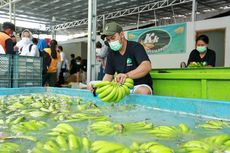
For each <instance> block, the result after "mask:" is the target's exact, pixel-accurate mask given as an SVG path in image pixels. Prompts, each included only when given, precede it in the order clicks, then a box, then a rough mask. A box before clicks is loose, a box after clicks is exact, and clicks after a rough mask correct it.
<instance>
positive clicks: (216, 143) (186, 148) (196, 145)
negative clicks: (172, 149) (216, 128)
mask: <svg viewBox="0 0 230 153" xmlns="http://www.w3.org/2000/svg"><path fill="white" fill-rule="evenodd" d="M229 150H230V136H229V135H226V134H223V135H217V136H211V137H208V138H205V139H202V140H193V141H189V142H186V143H184V144H183V145H182V146H181V148H180V149H179V150H178V153H215V152H218V153H219V152H220V153H222V152H223V153H225V152H226V151H229Z"/></svg>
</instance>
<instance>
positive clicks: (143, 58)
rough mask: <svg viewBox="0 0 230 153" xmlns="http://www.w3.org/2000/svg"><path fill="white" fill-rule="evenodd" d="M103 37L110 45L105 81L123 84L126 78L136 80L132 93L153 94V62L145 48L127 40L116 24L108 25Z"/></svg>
mask: <svg viewBox="0 0 230 153" xmlns="http://www.w3.org/2000/svg"><path fill="white" fill-rule="evenodd" d="M103 35H105V36H106V39H107V41H108V43H109V53H108V55H107V61H106V67H105V76H104V78H103V80H104V81H105V80H108V81H112V80H113V79H114V78H113V77H114V74H115V73H117V75H116V76H115V77H116V78H115V80H116V81H117V82H118V83H120V84H123V83H124V82H125V79H126V78H131V79H133V80H134V85H135V87H134V89H133V91H132V93H136V94H152V79H151V76H150V74H149V72H150V71H151V62H150V60H149V58H148V55H147V53H146V51H145V49H144V47H143V46H142V45H141V44H140V43H138V42H133V41H128V40H127V39H126V38H125V34H124V32H123V29H122V27H121V26H120V25H119V24H117V23H116V22H111V23H108V24H107V25H106V26H105V29H104V31H103Z"/></svg>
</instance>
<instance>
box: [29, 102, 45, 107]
mask: <svg viewBox="0 0 230 153" xmlns="http://www.w3.org/2000/svg"><path fill="white" fill-rule="evenodd" d="M42 106H43V104H42V103H41V102H35V103H32V104H31V107H33V108H41V107H42Z"/></svg>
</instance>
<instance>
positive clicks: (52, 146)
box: [44, 140, 60, 153]
mask: <svg viewBox="0 0 230 153" xmlns="http://www.w3.org/2000/svg"><path fill="white" fill-rule="evenodd" d="M44 149H45V150H47V151H49V152H51V153H60V151H59V150H60V148H59V147H58V145H57V144H56V143H54V142H53V141H51V140H50V141H47V142H46V143H45V144H44Z"/></svg>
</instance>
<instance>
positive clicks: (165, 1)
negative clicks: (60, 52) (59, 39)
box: [47, 0, 193, 30]
mask: <svg viewBox="0 0 230 153" xmlns="http://www.w3.org/2000/svg"><path fill="white" fill-rule="evenodd" d="M192 1H193V0H173V1H170V0H161V1H157V2H154V3H150V4H146V5H141V6H138V7H133V8H129V9H124V10H120V11H115V12H111V13H108V14H103V15H99V16H97V21H103V19H104V20H109V19H114V18H120V17H124V16H129V15H134V14H140V13H143V12H148V11H153V10H157V9H161V8H165V7H170V6H174V5H180V4H184V3H190V2H192ZM87 23H88V19H81V20H76V21H73V22H67V23H64V24H59V25H56V26H54V30H60V29H68V28H74V27H78V26H81V25H85V24H87ZM47 30H51V28H50V27H49V28H47Z"/></svg>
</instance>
